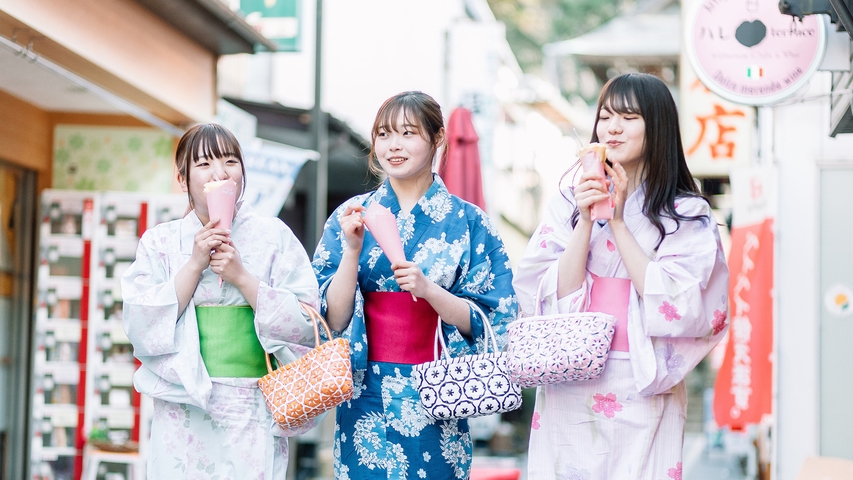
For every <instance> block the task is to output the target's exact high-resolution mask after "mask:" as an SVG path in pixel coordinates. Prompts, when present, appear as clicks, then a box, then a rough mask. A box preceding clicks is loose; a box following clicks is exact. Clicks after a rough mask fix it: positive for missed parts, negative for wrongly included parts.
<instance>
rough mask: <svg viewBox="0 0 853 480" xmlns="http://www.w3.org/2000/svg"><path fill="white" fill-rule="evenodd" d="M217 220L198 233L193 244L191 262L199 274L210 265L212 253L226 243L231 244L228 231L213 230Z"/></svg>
mask: <svg viewBox="0 0 853 480" xmlns="http://www.w3.org/2000/svg"><path fill="white" fill-rule="evenodd" d="M216 222H217V220H216V219H214V220H211V221H209V222H207V224H206V225H205V226H203V227H201V229H200V230H199V231H198V232H196V234H195V239H194V243H193V252H192V255H190V262H189V263H192V264H193V266H194V267H195V269H196V270H197V271H198V272H201V271H202V270H204V269H205V268H207V266H208V265H209V264H210V253H211V252H212V251H213V250H215V249H216V248H218V247H219V246H221V245H222V244H224V243H226V242H230V241H231V240H230V238H231V237H230V235H229V231H228V230H223V229H221V228H213V226H214V225H216Z"/></svg>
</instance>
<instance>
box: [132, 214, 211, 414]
mask: <svg viewBox="0 0 853 480" xmlns="http://www.w3.org/2000/svg"><path fill="white" fill-rule="evenodd" d="M174 235H176V233H175V232H172V231H170V230H169V229H168V228H166V227H164V228H154V229H151V230H148V231H147V232H145V233H144V234H143V236H142V238H141V239H140V240H139V246H138V247H137V253H136V260H135V261H134V262H133V264H131V266H130V267H129V268H128V269H127V271H126V272H125V273H124V275H122V278H121V286H122V300H123V306H122V324H123V327H124V330H125V332H126V333H127V337H128V339H129V340H130V343H131V344H132V345H133V354H134V356H135V357H136V358H138V359H139V361H140V362H141V363H142V367H141V368H140V369H139V370H138V371H137V373H136V374H135V375H134V385H135V386H136V387H137V390H139V391H140V392H142V393H145V394H147V395H150V396H152V397H154V398H160V399H164V400H169V401H174V402H183V403H191V404H193V405H196V406H199V407H202V408H204V407H205V405H206V402H207V399H208V397H209V393H210V389H211V383H210V377H209V376H208V375H207V370H206V369H205V367H204V362H203V361H202V359H201V355H200V354H199V345H198V327H197V324H196V323H195V321H194V316H195V311H194V309H193V303H192V301H191V302H190V304H189V305H188V306H187V308H186V309H185V311H184V312H183V313H182V314H181V315H179V314H178V296H177V293H176V291H175V280H174V275H175V273H176V272H177V271H178V270H179V269H180V267H181V265H170V262H171V261H174V260H175V258H176V257H174V256H172V255H170V248H172V247H171V246H170V237H173V236H174ZM188 316H192V317H193V318H188Z"/></svg>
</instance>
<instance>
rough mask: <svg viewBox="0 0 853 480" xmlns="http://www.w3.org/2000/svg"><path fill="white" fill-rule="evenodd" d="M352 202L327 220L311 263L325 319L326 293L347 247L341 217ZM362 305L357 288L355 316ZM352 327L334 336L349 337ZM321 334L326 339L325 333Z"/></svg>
mask: <svg viewBox="0 0 853 480" xmlns="http://www.w3.org/2000/svg"><path fill="white" fill-rule="evenodd" d="M352 202H353V201H352V200H351V201H348V202H346V203H345V204H343V205H340V206H339V207H338V208H337V209H335V211H334V212H333V213H332V215H330V216H329V218H328V219H327V220H326V223H325V225H324V226H323V236H322V237H321V238H320V242H319V243H318V244H317V248H316V249H315V250H314V259H313V260H312V262H311V265H312V267H313V268H314V275H315V278H316V281H317V283H318V284H319V302H320V308H319V312H320V314H321V315H323V317H324V318H325V316H326V309H327V308H328V303H327V302H326V292H327V290H328V288H329V284H331V283H332V278H334V276H335V273H337V271H338V266H340V264H341V256H342V253H343V249H344V247H345V245H346V240H345V238H344V235H343V232H342V231H341V215H343V212H344V210H345V209H346V207H347V205H349V204H350V203H352ZM360 305H363V300H362V298H361V289H360V288H359V287H358V286H356V289H355V308H354V309H353V310H354V314H353V315H354V316H356V315H358V312H359V311H360V310H359V306H360ZM352 325H353V322H350V324H349V326H347V328H346V329H344V331H342V332H335V331H332V336H333V337H336V338H337V337H347V336H349V333H350V332H351V331H352ZM321 333H322V335H323V336H324V337H325V333H323V332H321Z"/></svg>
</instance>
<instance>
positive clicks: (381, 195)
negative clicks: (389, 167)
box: [373, 173, 450, 216]
mask: <svg viewBox="0 0 853 480" xmlns="http://www.w3.org/2000/svg"><path fill="white" fill-rule="evenodd" d="M436 195H446V196H447V197H450V192H449V191H448V190H447V187H446V186H445V185H444V181H443V180H442V179H441V177H439V176H438V175H436V174H435V173H433V174H432V185H430V186H429V188H428V189H427V191H426V193H424V195H423V196H422V197H421V198H420V200H418V203H417V204H416V205H415V207H413V208H412V211H411V212H409V214H410V215H411V214H413V213H415V212H414V210H415V208H417V209H419V210H420V211H421V212H423V205H422V204H423V203H424V202H427V203H429V202H430V201H431V200H432V199H433V198H434V197H435V196H436ZM373 201H374V202H379V204H380V205H384V206H386V207H388V209H390V210H391V213H393V214H394V215H395V216H396V215H399V214H400V200H399V199H398V198H397V193H396V192H395V191H394V189H393V188H391V181H390V179H388V178H386V179H385V181H383V182H382V184H381V185H379V188H377V189H376V191H375V192H374V193H373Z"/></svg>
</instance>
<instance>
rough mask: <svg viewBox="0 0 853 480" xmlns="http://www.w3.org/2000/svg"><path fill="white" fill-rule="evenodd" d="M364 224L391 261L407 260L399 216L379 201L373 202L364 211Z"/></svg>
mask: <svg viewBox="0 0 853 480" xmlns="http://www.w3.org/2000/svg"><path fill="white" fill-rule="evenodd" d="M364 224H365V225H367V229H368V230H370V234H371V235H373V238H375V239H376V243H378V244H379V248H381V249H382V251H383V252H385V256H386V257H388V260H390V261H391V263H394V262H398V261H400V262H404V261H406V255H405V254H404V253H403V242H402V241H401V240H400V232H399V231H398V230H397V218H396V217H394V214H393V213H391V210H389V209H388V208H387V207H383V206H382V205H379V204H378V203H376V202H374V203H371V204H370V206H369V207H367V211H366V212H364Z"/></svg>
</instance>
